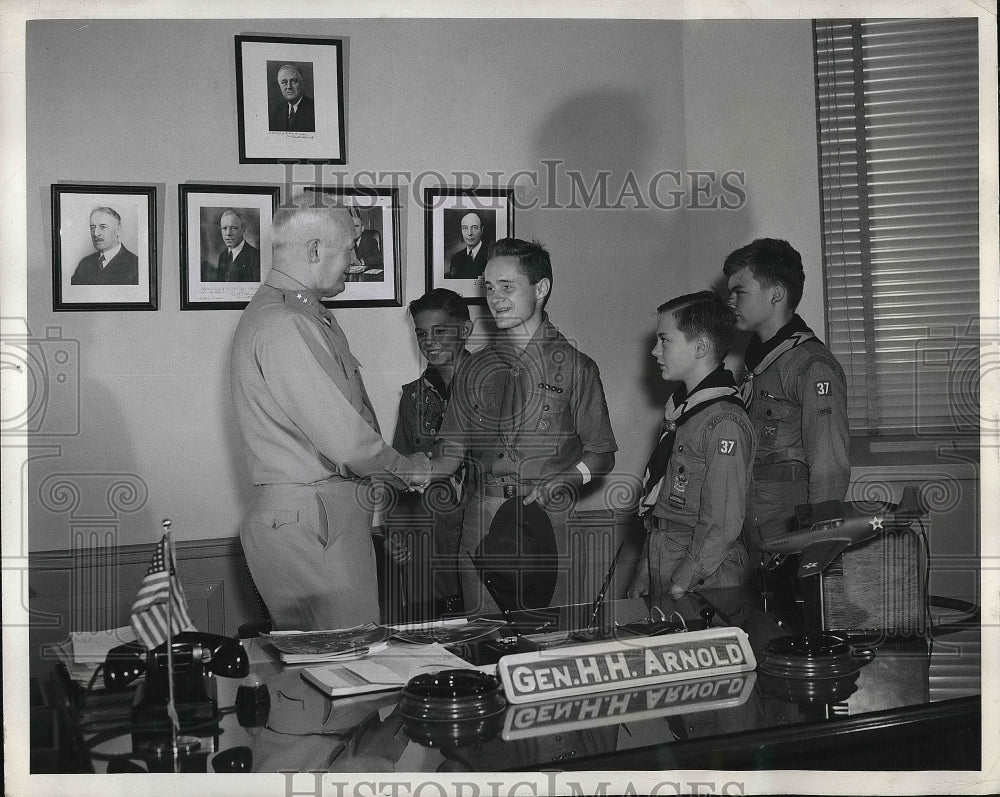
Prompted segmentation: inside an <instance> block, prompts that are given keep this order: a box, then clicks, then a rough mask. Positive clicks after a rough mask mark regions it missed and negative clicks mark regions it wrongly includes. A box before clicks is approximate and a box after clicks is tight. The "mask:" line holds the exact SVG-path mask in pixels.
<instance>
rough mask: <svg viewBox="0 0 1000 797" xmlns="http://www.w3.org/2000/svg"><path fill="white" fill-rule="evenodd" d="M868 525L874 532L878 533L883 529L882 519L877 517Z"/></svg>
mask: <svg viewBox="0 0 1000 797" xmlns="http://www.w3.org/2000/svg"><path fill="white" fill-rule="evenodd" d="M868 525H869V526H871V527H872V531H877V530H878V529H880V528H882V518H880V517H879V516H878V515H875V517H873V518H872V519H871V520H869V521H868Z"/></svg>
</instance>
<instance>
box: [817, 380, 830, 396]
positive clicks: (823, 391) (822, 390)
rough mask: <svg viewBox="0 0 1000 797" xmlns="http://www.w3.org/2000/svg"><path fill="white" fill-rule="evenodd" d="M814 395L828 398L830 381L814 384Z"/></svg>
mask: <svg viewBox="0 0 1000 797" xmlns="http://www.w3.org/2000/svg"><path fill="white" fill-rule="evenodd" d="M816 395H817V396H829V395H830V381H829V380H825V381H821V382H817V383H816Z"/></svg>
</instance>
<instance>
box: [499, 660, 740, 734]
mask: <svg viewBox="0 0 1000 797" xmlns="http://www.w3.org/2000/svg"><path fill="white" fill-rule="evenodd" d="M755 683H757V673H755V672H742V673H735V674H733V675H719V676H715V677H713V678H696V679H693V680H690V681H676V682H674V683H669V684H653V685H652V686H644V687H643V688H641V689H628V690H624V691H615V692H602V693H599V694H596V695H587V696H585V697H567V698H563V699H561V700H546V701H544V702H536V703H523V704H521V705H515V706H511V707H510V708H508V709H507V715H506V717H505V718H504V729H503V732H502V733H501V737H502V738H503V740H504V741H511V740H513V739H526V738H530V737H533V736H548V735H550V734H553V733H567V732H569V731H575V730H579V729H581V728H597V727H600V726H602V725H620V724H621V723H623V722H640V721H641V720H649V719H656V718H658V717H672V716H675V715H677V714H685V715H687V714H695V713H698V712H700V711H712V710H718V709H728V708H735V707H737V706H742V705H743V704H744V703H746V701H747V699H748V698H749V697H750V693H751V692H752V691H753V687H754V684H755Z"/></svg>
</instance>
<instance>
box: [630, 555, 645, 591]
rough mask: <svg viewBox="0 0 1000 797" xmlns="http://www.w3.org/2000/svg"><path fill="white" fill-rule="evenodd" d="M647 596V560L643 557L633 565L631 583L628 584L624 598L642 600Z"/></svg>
mask: <svg viewBox="0 0 1000 797" xmlns="http://www.w3.org/2000/svg"><path fill="white" fill-rule="evenodd" d="M648 594H649V560H648V559H647V558H646V557H645V556H644V557H642V558H641V559H640V560H639V561H638V562H636V565H635V572H634V573H633V574H632V581H631V582H629V585H628V589H627V590H625V596H626V597H628V598H644V597H646V596H647V595H648Z"/></svg>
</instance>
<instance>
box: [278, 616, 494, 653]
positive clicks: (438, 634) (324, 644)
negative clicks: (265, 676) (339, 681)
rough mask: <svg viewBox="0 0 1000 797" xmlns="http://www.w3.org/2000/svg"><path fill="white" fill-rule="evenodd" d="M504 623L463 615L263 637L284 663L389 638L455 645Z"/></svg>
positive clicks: (369, 649) (376, 648)
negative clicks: (403, 623)
mask: <svg viewBox="0 0 1000 797" xmlns="http://www.w3.org/2000/svg"><path fill="white" fill-rule="evenodd" d="M505 624H506V623H505V622H504V621H503V620H486V619H480V618H477V619H474V620H468V619H467V618H464V617H462V618H457V619H452V620H437V621H434V622H429V623H409V624H406V625H391V626H382V625H376V624H375V623H365V624H364V625H359V626H355V627H353V628H337V629H332V630H329V631H274V632H271V633H269V634H261V637H260V638H261V640H262V641H263V642H266V643H267V644H269V645H272V646H273V647H274V648H275V650H276V651H277V653H278V658H279V659H281V661H282V663H284V664H316V663H319V662H330V663H334V662H337V661H346V660H349V659H356V658H361V657H364V656H368V655H370V654H373V653H378V652H380V651H382V650H384V649H385V642H386V640H388V639H390V638H392V639H394V640H398V641H400V642H406V643H410V644H413V645H430V644H434V643H437V644H440V645H454V644H458V643H462V642H470V641H472V640H475V639H481V638H483V637H486V636H489V635H490V634H492V633H494V632H496V631H497V630H499V629H500V628H502V627H503V626H504V625H505Z"/></svg>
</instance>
